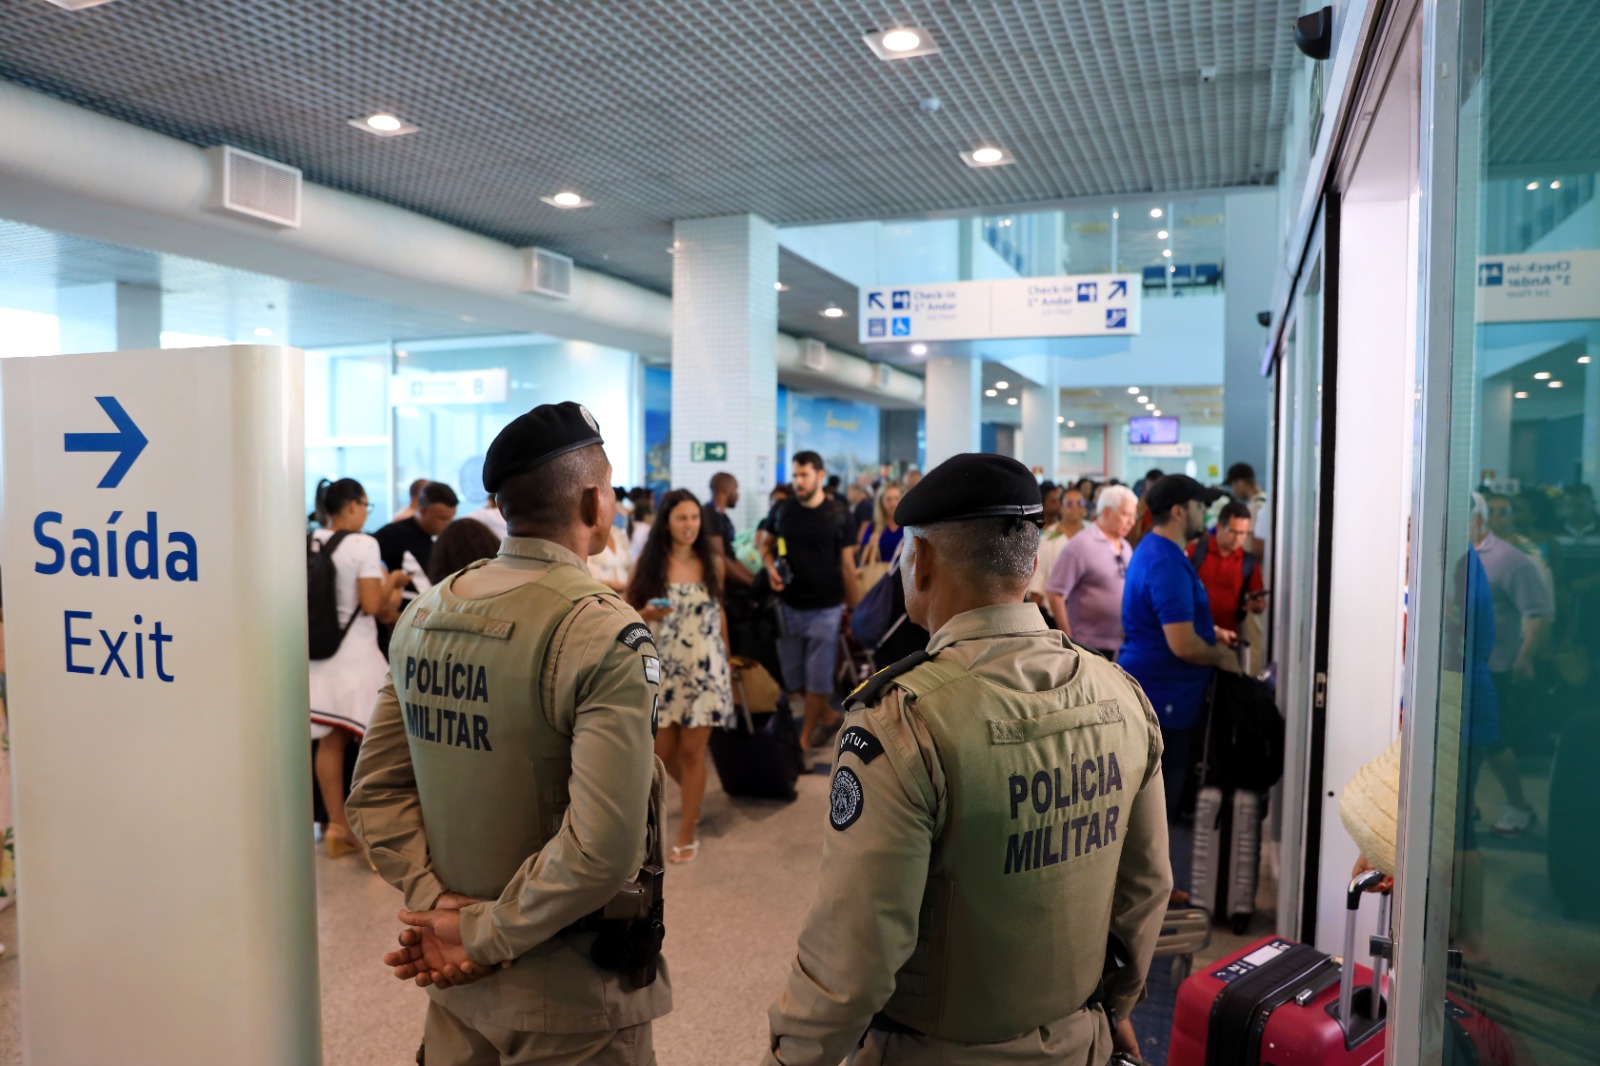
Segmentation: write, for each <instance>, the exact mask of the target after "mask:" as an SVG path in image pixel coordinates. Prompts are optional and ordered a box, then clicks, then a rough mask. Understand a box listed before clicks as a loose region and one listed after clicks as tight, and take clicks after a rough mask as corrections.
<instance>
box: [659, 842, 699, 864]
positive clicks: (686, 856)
mask: <svg viewBox="0 0 1600 1066" xmlns="http://www.w3.org/2000/svg"><path fill="white" fill-rule="evenodd" d="M699 854H700V841H698V840H696V841H695V842H694V843H692V844H674V845H673V847H672V854H671V855H668V856H667V861H668V862H673V863H685V862H693V861H694V860H695V856H697V855H699Z"/></svg>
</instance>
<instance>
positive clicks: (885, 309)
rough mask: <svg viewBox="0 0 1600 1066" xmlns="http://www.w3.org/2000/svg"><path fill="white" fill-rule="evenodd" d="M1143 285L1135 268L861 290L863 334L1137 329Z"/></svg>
mask: <svg viewBox="0 0 1600 1066" xmlns="http://www.w3.org/2000/svg"><path fill="white" fill-rule="evenodd" d="M1142 292H1143V290H1142V289H1141V287H1140V285H1139V283H1138V278H1137V277H1136V276H1135V275H1132V274H1075V275H1072V276H1070V277H1069V276H1061V277H1053V278H1012V279H1008V280H1004V281H952V282H946V283H943V284H939V285H906V286H901V287H898V288H896V287H892V286H891V287H886V288H874V289H863V290H862V291H861V309H860V310H861V313H860V321H861V326H860V339H861V341H862V342H864V343H874V342H877V343H882V342H889V343H894V342H904V343H911V342H915V341H956V340H988V339H991V338H1002V337H1004V338H1011V337H1104V336H1108V335H1118V334H1135V333H1138V332H1139V311H1140V299H1141V296H1142Z"/></svg>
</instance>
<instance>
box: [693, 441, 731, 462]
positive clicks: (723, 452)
mask: <svg viewBox="0 0 1600 1066" xmlns="http://www.w3.org/2000/svg"><path fill="white" fill-rule="evenodd" d="M689 458H690V459H691V460H692V461H694V462H696V463H725V462H727V461H728V442H727V441H722V440H697V441H695V442H694V443H692V444H690V445H689Z"/></svg>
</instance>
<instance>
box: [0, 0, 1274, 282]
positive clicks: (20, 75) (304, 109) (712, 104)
mask: <svg viewBox="0 0 1600 1066" xmlns="http://www.w3.org/2000/svg"><path fill="white" fill-rule="evenodd" d="M1300 6H1301V5H1299V4H1298V3H1296V2H1295V0H1205V2H1198V0H907V2H905V3H897V4H885V3H877V2H869V0H783V2H781V3H773V2H771V0H762V2H756V0H671V2H664V0H560V2H555V0H406V2H405V3H398V4H397V3H393V2H390V0H338V2H334V0H251V2H250V3H239V2H237V0H113V2H112V3H109V4H105V5H103V6H100V7H94V8H89V9H87V10H84V11H80V12H76V13H69V12H66V11H63V10H61V9H59V8H56V7H54V6H52V5H50V4H47V3H44V2H43V0H0V78H6V79H10V80H13V81H16V82H19V83H21V84H24V85H27V86H31V87H33V88H35V89H39V90H42V91H44V92H47V93H51V94H53V95H56V96H58V97H61V98H63V99H66V100H69V101H71V102H73V103H76V104H79V105H82V106H84V107H88V108H91V109H93V110H96V111H100V112H103V113H105V114H108V115H112V116H114V117H116V118H119V119H123V120H126V121H128V122H132V123H136V124H138V125H142V126H146V127H149V128H151V129H155V130H159V131H160V132H162V133H166V134H169V135H171V136H174V137H178V138H181V139H183V140H185V141H188V142H191V143H193V144H197V145H213V144H218V143H228V144H234V145H237V146H239V147H241V148H245V149H249V150H251V151H256V152H260V153H261V154H263V155H266V156H269V157H271V158H273V159H278V160H281V161H283V162H285V163H289V164H292V165H294V166H298V167H302V168H303V169H304V170H305V171H306V175H307V177H308V178H309V179H310V180H312V181H315V182H320V183H323V184H326V185H330V186H333V187H335V188H339V189H345V190H349V191H351V192H356V193H360V194H363V195H367V196H371V197H375V198H377V199H380V200H385V201H388V202H390V203H394V204H398V205H401V206H404V207H407V208H411V209H413V210H416V211H419V212H422V213H423V214H426V215H430V216H433V217H435V218H439V219H442V220H445V221H447V222H451V223H454V224H456V225H460V226H463V227H465V228H467V229H470V230H473V231H476V232H479V233H483V234H486V235H489V236H492V237H496V238H499V239H501V240H504V241H507V242H509V243H512V244H516V245H523V244H538V245H542V246H545V247H550V248H555V249H559V250H561V251H564V252H567V253H568V254H571V255H573V256H574V257H576V258H577V259H578V260H579V261H580V262H581V263H583V264H585V265H587V266H591V267H594V268H596V269H599V270H603V271H607V272H609V273H612V274H616V275H619V276H622V277H626V278H630V279H632V280H635V281H638V282H640V283H642V284H645V285H648V286H651V287H653V288H656V289H659V290H662V291H665V290H666V289H667V288H668V287H669V286H670V282H671V273H672V271H671V259H670V256H669V255H668V252H667V247H668V246H669V245H670V244H671V222H672V220H674V219H678V218H695V217H703V216H708V215H718V214H728V213H736V212H746V211H748V212H754V213H756V214H759V215H762V216H764V217H766V218H769V219H771V220H773V221H774V222H777V223H779V224H780V225H787V224H799V223H813V222H824V221H838V220H846V219H870V218H886V217H898V216H906V215H917V214H927V213H934V212H948V211H962V210H981V209H998V208H1010V207H1015V206H1017V205H1024V204H1030V203H1034V204H1039V203H1049V202H1054V201H1059V200H1064V199H1071V198H1075V197H1084V196H1095V195H1105V194H1130V193H1148V192H1165V191H1170V190H1181V189H1205V188H1221V187H1227V186H1237V185H1248V184H1259V183H1266V182H1270V181H1271V180H1272V179H1273V177H1274V173H1275V170H1276V167H1277V162H1278V159H1279V156H1280V152H1281V141H1282V129H1283V123H1284V119H1285V117H1286V115H1287V112H1288V103H1289V101H1288V91H1289V84H1290V77H1289V74H1290V71H1291V69H1292V66H1293V64H1294V63H1295V62H1296V61H1297V58H1296V54H1295V52H1294V46H1293V43H1292V37H1291V30H1290V26H1291V22H1292V19H1293V17H1294V15H1296V14H1297V13H1298V12H1299V9H1300ZM904 23H910V24H915V25H919V26H922V27H924V28H926V29H928V30H930V31H931V33H932V35H933V38H934V41H935V42H936V43H937V44H938V46H939V47H940V49H941V51H940V52H939V54H937V55H932V56H922V57H917V58H912V59H904V60H897V61H894V62H884V61H881V60H878V59H876V58H875V57H874V56H873V55H872V54H871V52H870V51H869V50H868V48H867V46H866V44H865V43H864V42H863V41H862V39H861V38H862V34H863V33H866V32H869V31H872V30H876V29H883V28H887V27H889V26H891V25H896V24H904ZM1202 66H1208V67H1215V68H1216V69H1217V76H1216V79H1215V81H1214V82H1212V83H1210V84H1202V83H1201V80H1200V68H1201V67H1202ZM933 98H937V100H938V101H939V107H938V109H937V110H936V111H932V112H929V111H925V110H923V109H922V108H921V107H919V101H926V100H931V99H933ZM379 110H385V111H392V112H394V113H395V114H397V115H399V116H401V117H402V118H403V119H404V120H406V121H407V122H410V123H414V124H416V125H417V126H418V127H419V128H420V129H419V132H417V133H414V134H411V135H409V136H404V137H394V138H379V137H374V136H372V135H370V134H367V133H363V132H362V131H360V130H357V129H354V128H352V127H351V126H350V125H348V124H347V123H346V120H347V119H350V118H354V117H358V116H361V115H365V114H368V113H371V112H374V111H379ZM984 143H996V144H1000V145H1003V146H1004V147H1005V148H1007V149H1008V150H1009V151H1011V152H1012V153H1013V154H1014V155H1015V157H1016V159H1017V162H1016V163H1015V164H1014V165H1011V166H1003V167H995V168H989V169H973V168H969V167H968V166H966V165H965V164H964V163H963V162H962V161H961V159H960V158H959V153H960V152H962V151H964V150H969V149H971V148H973V147H976V146H978V145H980V144H984ZM568 188H570V189H575V190H577V191H578V192H580V193H582V194H583V195H584V196H586V197H588V198H590V199H591V200H593V202H594V206H592V207H588V208H583V209H579V210H575V211H562V210H560V209H557V208H553V207H550V206H548V205H546V204H544V203H543V202H541V200H540V197H542V196H548V195H550V194H552V193H554V192H556V191H558V190H560V189H568Z"/></svg>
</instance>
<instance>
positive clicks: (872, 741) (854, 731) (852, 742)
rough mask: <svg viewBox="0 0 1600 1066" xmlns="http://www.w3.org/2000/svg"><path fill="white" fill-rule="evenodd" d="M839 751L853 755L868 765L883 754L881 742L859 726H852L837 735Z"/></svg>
mask: <svg viewBox="0 0 1600 1066" xmlns="http://www.w3.org/2000/svg"><path fill="white" fill-rule="evenodd" d="M839 751H840V752H841V753H849V754H851V755H854V756H856V757H857V758H858V759H860V760H861V761H862V762H864V763H870V762H871V761H872V760H873V759H876V758H877V757H878V756H880V755H882V754H883V741H881V740H879V739H878V738H877V737H875V736H873V735H872V734H871V733H869V732H867V731H866V730H865V729H863V728H861V727H860V726H858V725H853V726H851V727H850V728H849V729H846V730H845V731H844V732H843V733H840V734H839Z"/></svg>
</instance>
